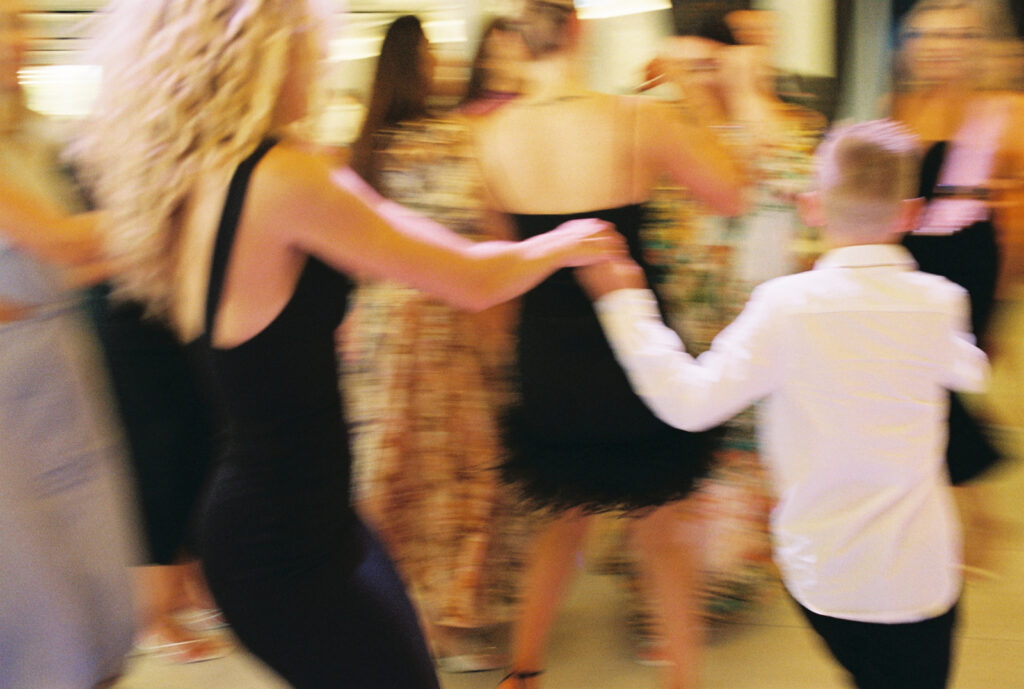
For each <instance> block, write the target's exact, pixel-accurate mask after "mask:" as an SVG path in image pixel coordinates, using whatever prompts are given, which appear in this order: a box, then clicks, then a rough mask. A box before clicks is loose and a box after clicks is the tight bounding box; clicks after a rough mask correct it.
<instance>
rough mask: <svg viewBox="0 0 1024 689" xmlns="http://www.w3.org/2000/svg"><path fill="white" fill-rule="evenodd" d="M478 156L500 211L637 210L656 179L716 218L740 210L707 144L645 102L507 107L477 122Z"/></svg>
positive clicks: (591, 99) (731, 182) (704, 135)
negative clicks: (664, 179) (667, 181)
mask: <svg viewBox="0 0 1024 689" xmlns="http://www.w3.org/2000/svg"><path fill="white" fill-rule="evenodd" d="M477 150H478V155H479V157H480V164H481V167H482V169H483V173H484V178H485V180H486V182H487V186H488V189H489V191H490V193H491V197H492V200H493V203H494V204H495V205H496V206H497V208H498V210H502V211H505V212H510V213H526V214H530V213H577V212H586V211H589V210H594V209H601V208H614V207H620V206H626V205H630V204H636V203H642V202H644V201H646V200H647V199H648V198H649V196H650V194H651V191H652V189H653V188H654V185H655V184H656V183H657V181H658V179H659V176H661V175H667V176H668V177H670V178H672V179H673V180H674V181H675V182H676V183H678V184H681V185H683V186H687V187H689V188H690V189H691V191H692V192H693V193H694V195H695V197H696V198H698V199H701V200H704V201H706V202H708V203H709V204H710V205H711V206H712V207H713V208H715V209H716V210H718V211H719V212H723V213H734V212H736V211H737V210H738V205H739V189H740V185H741V182H740V176H739V174H738V173H737V171H736V169H735V167H734V166H733V164H732V161H731V160H730V159H729V158H728V156H727V155H726V153H725V151H724V150H723V149H722V148H721V147H720V146H719V145H718V143H717V141H716V140H715V138H714V137H713V135H711V133H710V132H709V131H707V130H706V129H703V128H699V127H696V126H693V125H689V124H687V123H685V122H683V121H681V119H680V118H679V117H678V116H676V115H675V114H674V113H672V112H671V111H670V110H669V108H668V107H667V106H665V105H663V104H661V103H658V102H656V101H653V100H652V99H648V98H641V97H628V96H614V95H607V94H599V93H589V92H577V93H572V94H570V95H564V96H562V97H554V98H547V99H531V98H524V99H523V100H521V101H514V102H512V103H509V104H508V105H506V106H504V107H503V108H501V109H500V110H499V111H497V112H496V113H495V114H493V115H491V116H489V117H488V118H485V119H484V120H483V121H482V122H480V123H479V125H478V129H477Z"/></svg>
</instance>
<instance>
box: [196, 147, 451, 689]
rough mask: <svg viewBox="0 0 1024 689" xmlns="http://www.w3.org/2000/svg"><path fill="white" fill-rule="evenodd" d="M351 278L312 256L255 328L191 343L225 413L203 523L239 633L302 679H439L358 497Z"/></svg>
mask: <svg viewBox="0 0 1024 689" xmlns="http://www.w3.org/2000/svg"><path fill="white" fill-rule="evenodd" d="M272 145H273V142H272V141H269V142H266V143H264V144H263V145H261V146H260V147H259V149H258V150H256V152H255V153H254V154H253V155H252V156H251V157H249V158H248V159H247V160H246V161H244V162H243V163H242V164H241V165H240V166H239V168H238V170H237V171H236V173H235V176H234V178H233V179H232V182H231V186H230V189H229V192H228V197H227V202H226V204H225V208H224V214H223V217H222V220H221V225H220V229H219V231H218V236H217V243H216V248H215V252H214V258H213V266H212V270H211V276H210V286H209V295H208V299H207V314H206V333H209V332H210V331H211V327H212V324H213V319H214V315H215V313H216V310H217V306H218V304H219V301H220V295H221V291H222V286H223V283H224V274H225V270H226V268H227V265H228V259H229V257H230V253H231V247H232V244H233V239H234V234H235V229H236V227H237V224H238V220H239V217H240V216H241V213H242V208H243V204H244V200H245V194H246V188H247V185H248V181H249V177H250V175H251V173H252V170H253V169H254V168H255V166H256V165H257V163H258V162H259V161H260V159H261V158H262V157H263V156H264V155H265V153H266V152H267V151H268V150H269V149H270V147H271V146H272ZM351 288H352V284H351V282H350V281H349V280H348V279H347V278H346V277H344V276H342V275H340V274H339V273H337V272H335V271H334V270H333V269H331V268H330V267H328V266H326V265H325V264H323V263H321V262H320V261H318V260H316V259H314V258H312V257H309V258H308V259H307V262H306V265H305V268H304V269H303V271H302V273H301V276H300V278H299V280H298V284H297V286H296V288H295V292H294V294H293V295H292V297H291V300H290V301H289V302H288V303H287V305H286V306H285V307H284V309H283V310H282V312H281V313H280V314H279V315H278V316H277V318H276V319H275V320H274V321H273V322H271V323H270V325H268V326H267V327H266V328H265V329H264V330H263V331H261V332H260V333H259V334H257V335H255V336H254V337H253V338H252V339H250V340H248V341H246V342H244V343H243V344H240V345H238V346H236V347H231V348H216V347H212V346H211V345H210V342H209V336H208V335H205V336H204V337H203V338H202V339H201V340H199V341H198V342H196V343H195V344H194V345H193V346H194V348H195V350H196V352H197V355H198V357H199V362H200V365H201V367H202V368H203V369H204V372H205V373H206V374H207V377H208V379H209V380H210V382H211V385H212V389H211V394H212V395H213V396H214V400H215V406H216V408H218V409H219V410H220V412H221V423H222V429H223V438H222V440H223V456H222V458H221V461H220V463H219V466H218V468H217V471H216V473H215V475H214V478H213V481H212V485H211V490H210V494H209V496H208V499H207V502H206V505H205V511H204V515H203V522H202V528H201V537H200V546H201V554H202V557H203V566H204V568H205V571H206V576H207V578H208V580H209V584H210V588H211V590H212V592H213V595H214V597H215V599H216V601H217V603H218V605H219V606H220V607H221V609H222V610H223V612H224V615H225V616H226V618H227V620H228V621H229V622H230V624H231V626H232V628H233V629H234V631H235V633H236V634H237V636H238V638H239V639H240V640H241V642H242V643H243V644H244V645H245V646H246V647H248V648H249V649H250V650H251V651H252V652H253V653H254V654H255V655H256V656H258V657H259V658H260V659H261V660H263V661H264V662H265V663H267V664H268V665H269V666H270V667H271V668H273V669H274V670H275V671H276V672H278V673H279V674H280V675H281V676H282V677H284V678H285V679H286V680H287V681H288V682H290V683H291V684H292V685H293V686H294V687H296V689H307V688H317V689H319V688H323V689H327V688H330V689H337V687H353V689H355V688H357V687H358V688H371V687H372V688H378V687H379V688H382V689H383V688H385V687H386V688H387V689H420V688H423V689H437V687H438V683H437V679H436V676H435V673H434V669H433V663H432V661H431V658H430V654H429V651H428V650H427V647H426V644H425V643H424V640H423V636H422V634H421V632H420V629H419V627H418V623H417V618H416V614H415V611H414V610H413V608H412V605H411V604H410V602H409V600H408V598H407V596H406V594H405V591H404V589H403V586H402V583H401V581H400V580H399V578H398V576H397V574H396V572H395V570H394V568H393V567H392V565H391V562H390V561H389V560H388V558H387V555H386V554H385V553H384V551H383V549H382V548H381V546H380V545H379V543H378V542H377V540H376V538H375V537H374V536H373V535H372V534H371V533H370V532H369V531H368V530H367V529H366V528H365V527H364V526H363V525H362V523H361V522H360V521H359V519H358V518H357V517H356V515H355V513H354V512H353V510H352V508H351V507H350V506H349V446H348V435H347V428H346V424H345V422H344V419H343V414H342V409H343V407H342V404H341V398H340V395H339V392H338V388H337V380H338V375H337V369H336V362H335V349H334V332H335V329H336V327H337V326H338V323H339V322H340V321H341V319H342V317H343V315H344V312H345V307H346V300H347V297H348V293H349V291H350V290H351Z"/></svg>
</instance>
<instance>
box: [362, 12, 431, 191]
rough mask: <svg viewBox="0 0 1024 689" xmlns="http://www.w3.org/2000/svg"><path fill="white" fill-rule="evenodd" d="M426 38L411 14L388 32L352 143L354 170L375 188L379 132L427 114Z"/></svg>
mask: <svg viewBox="0 0 1024 689" xmlns="http://www.w3.org/2000/svg"><path fill="white" fill-rule="evenodd" d="M426 40H427V37H426V34H424V33H423V25H422V24H421V23H420V20H419V18H418V17H415V16H414V15H411V14H407V15H405V16H402V17H399V18H398V19H396V20H395V21H394V22H393V23H392V24H391V26H390V27H388V31H387V33H386V34H385V35H384V43H383V44H382V45H381V48H380V58H379V59H378V60H377V71H376V74H375V75H374V78H373V90H372V91H371V93H370V105H369V107H368V108H367V111H366V119H365V120H364V121H363V128H362V130H361V131H360V132H359V137H358V138H357V139H356V140H355V142H354V143H353V144H352V161H351V165H352V169H353V170H355V171H356V172H357V173H359V175H360V176H361V177H362V178H363V179H365V180H366V181H367V182H369V183H370V185H372V186H374V187H376V186H377V169H376V160H375V157H376V156H375V146H374V143H375V139H376V138H377V135H378V134H379V133H380V131H381V130H382V129H384V128H385V127H390V126H394V125H397V124H400V123H402V122H407V121H409V120H415V119H418V118H420V117H423V116H424V115H426V114H427V95H428V93H429V91H430V83H429V81H428V78H427V76H426V74H425V70H424V69H423V65H422V60H421V59H420V58H421V53H420V45H421V44H422V43H423V42H424V41H426Z"/></svg>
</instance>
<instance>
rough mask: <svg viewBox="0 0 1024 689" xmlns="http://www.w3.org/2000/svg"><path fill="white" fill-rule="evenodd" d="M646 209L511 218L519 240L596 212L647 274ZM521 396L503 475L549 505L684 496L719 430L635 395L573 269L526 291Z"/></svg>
mask: <svg viewBox="0 0 1024 689" xmlns="http://www.w3.org/2000/svg"><path fill="white" fill-rule="evenodd" d="M644 216H645V209H644V206H642V205H631V206H625V207H621V208H613V209H607V210H600V211H592V212H588V213H577V214H571V215H516V216H513V218H514V220H515V223H516V226H517V228H518V231H519V236H520V238H522V239H525V238H527V237H532V236H534V235H537V234H540V233H543V232H546V231H548V230H551V229H553V228H554V227H556V226H558V225H559V224H561V223H563V222H565V221H567V220H571V219H575V218H585V217H597V218H601V219H602V220H607V221H609V222H612V223H614V224H615V226H616V229H617V230H618V231H619V232H620V233H622V234H623V235H624V236H625V237H626V239H627V242H628V243H629V249H630V253H631V254H632V256H633V258H634V259H635V260H636V261H637V262H638V263H639V264H640V265H641V266H643V267H644V270H645V271H647V272H648V278H649V282H651V283H652V284H653V282H654V280H653V276H652V275H651V274H650V268H649V267H648V266H647V263H646V261H644V257H643V251H642V247H641V242H640V236H639V233H640V228H641V227H643V225H644ZM517 372H518V386H519V401H518V403H517V405H516V406H515V407H514V408H513V409H512V411H511V413H510V415H509V418H508V421H507V423H506V431H507V438H506V441H507V442H506V446H507V447H508V453H509V454H508V457H507V459H506V461H505V462H504V463H503V466H502V475H503V477H504V479H505V480H506V481H508V482H510V483H512V484H513V485H515V486H517V487H519V488H520V489H521V490H522V492H523V493H524V495H525V497H526V498H528V499H529V500H531V501H532V502H533V503H534V504H536V505H538V506H541V507H545V508H549V509H555V510H558V509H565V508H569V507H582V508H585V509H587V510H592V511H601V510H611V509H626V510H632V509H642V508H646V507H652V506H657V505H661V504H664V503H667V502H671V501H673V500H677V499H679V498H682V497H685V496H686V494H687V493H689V491H690V490H691V489H692V488H693V485H694V481H695V480H696V479H697V478H698V477H700V476H703V475H704V474H705V473H706V472H707V469H708V465H709V463H710V456H711V449H712V448H713V446H714V443H715V439H716V438H717V437H718V435H719V434H718V433H712V432H709V433H696V434H695V433H687V432H685V431H680V430H677V429H675V428H672V427H671V426H668V425H666V424H664V423H662V422H661V421H660V420H658V419H657V418H656V417H655V416H654V415H653V414H652V413H651V412H650V410H649V409H648V408H647V407H646V406H645V405H644V403H643V402H642V401H641V400H640V399H639V398H638V397H637V396H636V395H635V394H634V393H633V391H632V388H631V387H630V385H629V380H628V379H627V378H626V374H625V372H624V371H623V370H622V368H621V367H620V366H619V364H618V362H617V361H616V360H615V355H614V353H613V352H612V350H611V347H610V346H609V344H608V342H607V340H605V337H604V333H603V332H602V330H601V325H600V323H599V322H598V320H597V316H596V315H595V313H594V308H593V306H592V304H591V303H590V300H589V299H588V298H587V296H586V294H585V293H584V292H583V290H582V289H581V288H580V287H579V285H578V284H577V282H576V279H575V277H574V276H573V272H572V270H568V269H564V270H560V271H558V272H556V273H555V274H554V275H552V276H551V277H550V278H548V279H547V280H545V281H544V282H543V283H541V284H540V285H538V286H537V287H536V288H534V289H533V290H531V291H530V292H528V293H527V294H526V295H524V297H523V302H522V313H521V317H520V326H519V338H518V358H517Z"/></svg>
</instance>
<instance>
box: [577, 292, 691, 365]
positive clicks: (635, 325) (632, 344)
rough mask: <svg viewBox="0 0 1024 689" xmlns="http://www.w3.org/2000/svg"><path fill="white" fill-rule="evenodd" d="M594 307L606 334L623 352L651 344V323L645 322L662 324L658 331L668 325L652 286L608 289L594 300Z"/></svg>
mask: <svg viewBox="0 0 1024 689" xmlns="http://www.w3.org/2000/svg"><path fill="white" fill-rule="evenodd" d="M594 310H595V312H596V313H597V318H598V320H599V321H600V323H601V327H602V328H603V329H604V332H605V336H606V337H607V338H608V341H609V342H610V343H611V344H612V345H613V347H614V348H615V350H616V351H617V352H619V353H620V354H626V355H628V354H632V353H634V352H635V351H636V350H637V348H642V347H644V346H645V345H649V344H651V342H650V340H649V338H650V336H651V333H649V332H646V333H645V332H644V331H645V330H650V327H649V326H645V325H644V324H656V325H657V326H660V327H658V328H655V330H656V331H657V330H660V329H661V328H664V327H665V325H664V323H663V322H662V319H661V312H660V311H659V310H658V300H657V298H656V297H655V296H654V292H652V291H651V290H649V289H618V290H615V291H613V292H609V293H608V294H605V295H604V296H602V297H601V298H600V299H598V300H597V301H595V302H594ZM645 340H646V341H645ZM676 346H678V345H676Z"/></svg>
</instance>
